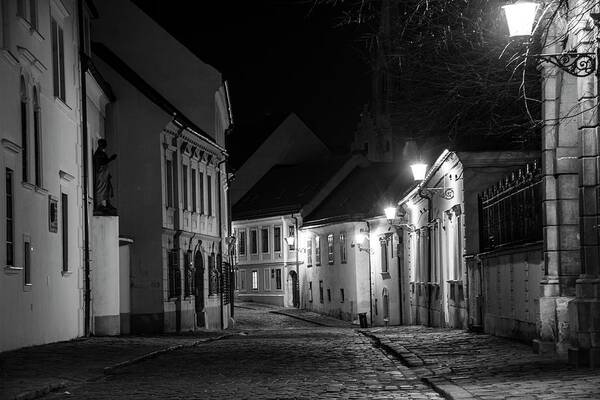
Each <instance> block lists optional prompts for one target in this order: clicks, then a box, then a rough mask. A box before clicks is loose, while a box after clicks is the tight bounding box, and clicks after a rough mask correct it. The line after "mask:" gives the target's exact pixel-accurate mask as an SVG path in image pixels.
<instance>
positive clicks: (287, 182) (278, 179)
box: [232, 157, 347, 220]
mask: <svg viewBox="0 0 600 400" xmlns="http://www.w3.org/2000/svg"><path fill="white" fill-rule="evenodd" d="M346 161H347V158H346V157H343V158H342V157H336V158H331V159H328V160H325V161H322V162H318V163H303V164H296V165H276V166H274V167H273V168H271V169H270V170H269V171H268V172H267V173H266V174H265V175H264V176H263V177H262V178H261V179H260V180H259V181H258V182H257V183H256V184H255V185H254V186H253V187H252V188H251V189H250V190H249V191H248V193H246V194H245V195H244V196H243V197H242V198H241V199H240V200H239V201H238V202H237V203H236V204H235V205H234V206H233V207H232V214H233V219H234V220H240V219H252V218H263V217H269V216H275V215H284V214H292V213H295V212H299V211H300V210H301V209H302V207H303V206H304V205H305V204H306V203H308V202H309V201H310V200H311V199H312V198H313V196H315V195H316V194H317V193H318V191H319V190H320V189H321V188H322V187H323V186H324V185H325V184H326V183H327V182H328V181H329V179H330V178H331V177H332V176H333V175H334V174H335V173H336V172H337V171H338V170H339V169H340V168H341V167H342V166H343V165H344V164H345V163H346Z"/></svg>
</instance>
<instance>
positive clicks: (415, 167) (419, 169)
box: [410, 162, 427, 181]
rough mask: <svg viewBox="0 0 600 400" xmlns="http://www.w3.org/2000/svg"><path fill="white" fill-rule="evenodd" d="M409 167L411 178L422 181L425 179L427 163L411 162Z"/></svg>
mask: <svg viewBox="0 0 600 400" xmlns="http://www.w3.org/2000/svg"><path fill="white" fill-rule="evenodd" d="M410 169H411V170H412V174H413V178H414V179H415V181H422V180H423V179H425V174H426V173H427V164H425V163H422V162H417V163H414V164H411V166H410Z"/></svg>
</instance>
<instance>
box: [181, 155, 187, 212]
mask: <svg viewBox="0 0 600 400" xmlns="http://www.w3.org/2000/svg"><path fill="white" fill-rule="evenodd" d="M181 174H182V175H183V177H182V178H183V179H182V180H181V184H182V185H183V209H184V210H187V209H188V207H189V205H188V166H187V165H185V164H184V165H183V167H182V173H181Z"/></svg>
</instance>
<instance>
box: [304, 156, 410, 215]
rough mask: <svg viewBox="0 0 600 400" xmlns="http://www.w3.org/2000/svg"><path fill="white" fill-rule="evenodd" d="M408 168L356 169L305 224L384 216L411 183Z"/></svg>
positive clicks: (373, 166) (387, 165)
mask: <svg viewBox="0 0 600 400" xmlns="http://www.w3.org/2000/svg"><path fill="white" fill-rule="evenodd" d="M408 170H409V168H408V167H407V166H406V165H403V164H399V163H371V164H369V165H368V166H366V167H357V168H355V169H354V170H353V171H352V172H351V173H350V174H349V175H348V176H347V177H346V179H344V180H343V181H342V182H341V183H340V184H339V185H338V186H337V187H336V188H335V189H334V190H333V191H332V192H331V193H330V194H329V196H328V197H327V198H326V199H325V200H324V201H323V202H322V203H321V204H320V205H319V206H318V207H317V208H315V210H314V211H313V212H312V213H310V214H309V215H307V216H306V217H305V218H304V223H303V224H304V225H311V224H313V225H314V224H319V223H326V222H333V221H341V220H347V219H363V218H370V217H374V216H378V215H382V214H383V209H384V208H385V207H387V206H389V205H392V204H396V202H397V200H398V199H399V198H400V196H401V195H402V193H404V192H405V191H406V190H407V189H408V188H409V187H410V186H411V185H412V184H413V178H412V176H410V171H408Z"/></svg>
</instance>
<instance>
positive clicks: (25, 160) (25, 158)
mask: <svg viewBox="0 0 600 400" xmlns="http://www.w3.org/2000/svg"><path fill="white" fill-rule="evenodd" d="M27 101H28V99H27V85H26V84H25V77H23V76H21V108H20V112H21V161H22V164H23V166H22V172H23V182H27V181H28V180H29V150H28V146H27V143H28V141H29V140H28V136H29V135H28V133H27V132H28V126H27Z"/></svg>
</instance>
